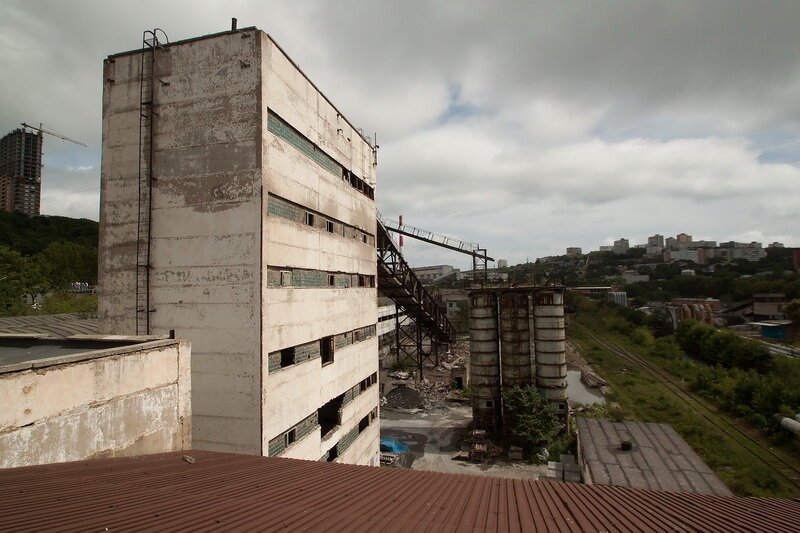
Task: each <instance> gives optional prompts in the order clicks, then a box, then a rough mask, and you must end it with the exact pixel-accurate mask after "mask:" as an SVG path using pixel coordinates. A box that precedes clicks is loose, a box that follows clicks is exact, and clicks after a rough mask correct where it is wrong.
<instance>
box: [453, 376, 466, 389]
mask: <svg viewBox="0 0 800 533" xmlns="http://www.w3.org/2000/svg"><path fill="white" fill-rule="evenodd" d="M455 382H456V388H457V389H458V390H462V389H463V388H464V378H462V377H460V376H459V377H457V378H456V379H455Z"/></svg>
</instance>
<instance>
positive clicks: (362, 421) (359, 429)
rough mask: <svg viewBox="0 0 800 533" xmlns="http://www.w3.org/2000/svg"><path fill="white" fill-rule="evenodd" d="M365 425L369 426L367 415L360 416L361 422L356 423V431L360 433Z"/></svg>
mask: <svg viewBox="0 0 800 533" xmlns="http://www.w3.org/2000/svg"><path fill="white" fill-rule="evenodd" d="M367 427H369V415H367V416H365V417H364V418H362V419H361V422H359V423H358V432H359V433H362V432H363V431H364V430H365V429H367Z"/></svg>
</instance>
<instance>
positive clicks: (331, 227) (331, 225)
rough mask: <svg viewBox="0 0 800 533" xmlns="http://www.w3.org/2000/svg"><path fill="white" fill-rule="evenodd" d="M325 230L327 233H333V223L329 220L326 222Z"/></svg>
mask: <svg viewBox="0 0 800 533" xmlns="http://www.w3.org/2000/svg"><path fill="white" fill-rule="evenodd" d="M325 229H326V230H328V233H333V222H331V221H330V220H326V221H325Z"/></svg>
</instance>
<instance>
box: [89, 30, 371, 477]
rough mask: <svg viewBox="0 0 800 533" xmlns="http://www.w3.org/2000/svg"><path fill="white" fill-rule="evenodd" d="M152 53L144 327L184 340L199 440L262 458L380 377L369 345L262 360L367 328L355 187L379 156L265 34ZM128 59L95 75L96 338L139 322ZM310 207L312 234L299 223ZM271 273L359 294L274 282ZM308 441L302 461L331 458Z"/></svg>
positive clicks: (135, 129)
mask: <svg viewBox="0 0 800 533" xmlns="http://www.w3.org/2000/svg"><path fill="white" fill-rule="evenodd" d="M155 58H156V59H155V67H154V72H155V78H156V80H157V82H156V84H155V92H154V96H153V102H154V111H156V112H157V113H158V116H157V117H156V119H155V121H154V126H153V131H154V144H153V146H154V150H155V156H154V164H153V175H154V177H155V178H156V179H157V181H155V182H154V188H153V209H152V215H151V220H152V238H151V261H150V263H151V266H152V268H151V270H150V272H151V274H150V289H149V291H150V292H149V293H150V302H151V305H150V307H151V310H150V321H151V328H150V333H152V334H159V333H165V332H167V331H169V330H171V329H174V330H176V333H177V335H178V336H181V337H185V338H189V339H191V340H192V342H193V353H194V363H193V369H192V374H193V390H194V394H193V399H192V403H193V413H194V424H193V427H194V435H193V442H194V444H195V446H196V447H198V448H202V449H210V450H217V451H231V452H240V453H252V454H264V455H266V454H267V453H268V449H269V442H270V441H271V440H273V439H275V438H276V437H278V436H280V435H281V434H282V433H284V432H286V431H288V430H290V429H291V427H292V426H293V425H296V424H298V423H300V422H301V421H303V420H306V419H307V417H309V416H311V415H312V414H313V413H314V412H316V410H317V409H318V408H319V407H321V406H322V405H324V404H325V403H326V402H328V401H329V400H331V399H332V398H335V397H336V396H338V395H340V394H342V393H344V392H345V391H346V390H348V389H350V388H352V387H353V386H355V385H357V384H358V383H359V382H360V381H362V380H364V379H366V378H368V377H369V376H370V375H371V374H373V373H374V372H376V371H377V366H378V356H377V351H378V350H377V337H375V338H374V339H367V340H363V341H361V342H359V343H354V344H352V345H349V346H346V347H344V348H343V349H342V350H341V351H340V352H338V353H336V356H335V361H334V362H333V363H332V364H330V365H326V366H324V367H323V366H322V364H321V360H320V358H316V359H311V360H305V361H303V362H302V363H298V364H297V365H293V366H292V367H288V368H281V369H280V371H278V372H275V371H274V369H273V371H272V372H270V368H269V364H268V357H269V354H270V353H274V352H276V351H279V350H282V349H284V348H288V347H293V346H298V345H303V344H309V343H313V342H317V341H319V340H320V339H322V338H324V337H328V336H333V335H341V334H344V333H347V332H353V331H355V330H359V329H360V328H365V327H369V326H373V325H374V324H376V322H377V306H376V288H375V283H374V280H375V277H376V275H377V266H376V254H375V241H374V236H375V231H376V217H375V203H374V200H373V199H372V198H371V197H370V194H364V193H363V192H362V190H358V187H354V186H353V185H352V183H351V181H350V178H349V176H350V174H354V175H356V176H357V177H358V178H359V179H360V180H362V181H361V183H366V184H369V185H371V186H374V185H375V170H374V164H373V163H374V154H373V151H372V148H371V146H370V145H369V144H368V143H367V142H366V141H365V140H364V139H363V138H362V137H361V136H360V134H359V133H358V132H357V131H355V129H354V128H353V127H352V126H351V125H350V124H349V123H348V122H347V121H346V120H345V119H344V117H343V116H342V115H341V114H340V113H339V112H338V111H337V110H336V109H335V108H334V106H333V105H332V104H331V103H330V102H329V101H328V100H327V99H326V98H325V97H324V96H323V95H322V94H321V93H320V92H319V90H318V89H317V88H316V87H314V85H313V83H312V82H311V81H310V80H309V79H308V78H307V77H306V76H305V75H304V74H303V73H302V72H300V70H299V69H298V68H297V67H296V66H295V65H294V64H293V63H292V62H291V60H289V59H288V57H287V56H286V55H285V54H284V53H283V52H282V51H281V50H280V48H279V47H278V46H277V45H276V44H275V43H274V42H273V41H272V40H271V39H270V37H269V36H267V35H266V34H265V33H263V32H261V31H259V30H255V29H252V28H245V29H242V30H239V31H234V32H224V33H220V34H215V35H211V36H206V37H202V38H198V39H192V40H188V41H181V42H178V43H172V44H170V45H168V46H165V47H164V48H163V49H157V50H156V52H155ZM140 63H141V56H140V55H139V54H138V53H127V54H120V55H116V56H111V57H110V58H108V59H107V60H106V62H105V67H104V78H105V79H106V83H105V91H104V111H103V121H104V122H103V124H104V130H103V185H102V188H101V204H102V205H101V236H100V239H101V243H100V260H99V261H100V280H99V285H100V306H99V315H100V327H101V331H102V332H104V333H131V332H132V331H133V329H134V321H133V319H134V316H135V296H134V295H135V287H136V271H135V263H136V246H135V242H136V238H137V234H136V220H137V217H138V213H137V209H136V205H135V201H134V202H132V201H131V199H135V198H137V196H136V194H137V175H138V152H139V122H138V116H139V73H140V66H139V65H140ZM108 80H113V82H110V81H108ZM271 116H272V117H273V118H272V122H271V121H270V120H271V119H270V117H271ZM274 117H279V119H280V123H281V128H283V129H282V130H281V132H279V133H278V134H276V133H275V131H277V130H275V124H276V122H275V121H276V119H275V118H274ZM271 127H272V129H273V131H271V130H270V128H271ZM287 132H289V133H287ZM289 138H290V139H292V141H291V142H290V141H289V140H287V139H289ZM342 169H344V172H342ZM343 174H346V175H347V177H348V179H347V180H346V179H344V178H343ZM270 202H276V203H279V204H280V205H278V206H277V207H276V205H273V204H271V203H270ZM287 213H288V214H287ZM305 213H312V214H313V215H314V217H316V218H315V220H316V221H317V222H318V223H319V222H323V224H322V225H321V226H320V225H319V224H318V225H317V226H314V227H312V226H309V225H307V224H305V223H304V219H303V218H302V217H303V216H304V214H305ZM293 214H295V215H297V217H294V218H293ZM281 215H282V216H281ZM298 217H299V218H298ZM324 221H328V222H330V223H332V224H335V225H336V228H337V232H335V233H331V232H329V231H327V230H326V227H325V225H324ZM340 230H341V231H340ZM282 269H289V270H291V269H301V270H302V273H303V274H304V275H308V276H311V277H314V276H316V279H327V277H328V276H331V275H333V276H345V277H348V279H350V278H352V279H355V280H358V279H359V277H363V278H364V279H366V280H367V283H366V284H365V285H366V286H358V284H357V283H356V285H355V286H352V285H351V286H347V287H345V286H343V285H342V286H338V285H337V286H328V285H327V284H324V285H321V284H317V285H314V284H303V285H300V286H294V285H287V286H282V285H281V284H280V283H277V284H276V283H274V276H275V275H277V273H278V272H279V270H282ZM295 275H296V276H297V275H298V274H295ZM376 405H377V397H375V401H374V405H373V407H375V406H376ZM370 409H371V408H369V409H368V408H367V406H364V408H363V410H362V411H363V414H362V413H361V412H359V413H357V414H361V416H362V417H363V416H364V415H365V414H368V413H369V412H370ZM357 414H354V415H353V418H354V419H355V420H356V421H355V424H356V425H357V424H358V420H360V419H359V418H358V416H357ZM348 429H350V428H348ZM360 437H361V436H360ZM300 444H301V443H300V442H297V443H294V445H293V447H292V453H293V454H296V450H299V449H301V448H299V446H300ZM302 445H303V446H305V447H306V448H308V449H307V450H306V448H303V449H304V450H306V451H304V452H303V453H302V454H301V455H302V456H303V457H304V458H308V459H318V458H319V457H320V456H321V454H322V452H324V451H325V450H321V449H320V447H319V443H318V445H317V446H316V447H314V446H310V445H309V444H308V442H307V440H306V439H304V440H303V444H302ZM377 446H378V444H377V437H376V438H375V439H374V448H375V450H377ZM286 451H287V453H288V452H289V451H290V450H286ZM292 456H294V455H292ZM354 462H363V461H360V459H359V460H357V461H354Z"/></svg>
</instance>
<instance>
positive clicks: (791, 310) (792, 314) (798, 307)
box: [783, 298, 800, 324]
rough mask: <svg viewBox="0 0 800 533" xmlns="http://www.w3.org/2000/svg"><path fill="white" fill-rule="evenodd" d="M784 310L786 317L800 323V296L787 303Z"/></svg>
mask: <svg viewBox="0 0 800 533" xmlns="http://www.w3.org/2000/svg"><path fill="white" fill-rule="evenodd" d="M783 312H784V313H785V314H786V318H788V319H789V320H791V321H792V322H794V323H795V324H800V298H795V299H794V300H791V301H790V302H789V303H787V304H786V305H785V306H784V307H783Z"/></svg>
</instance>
